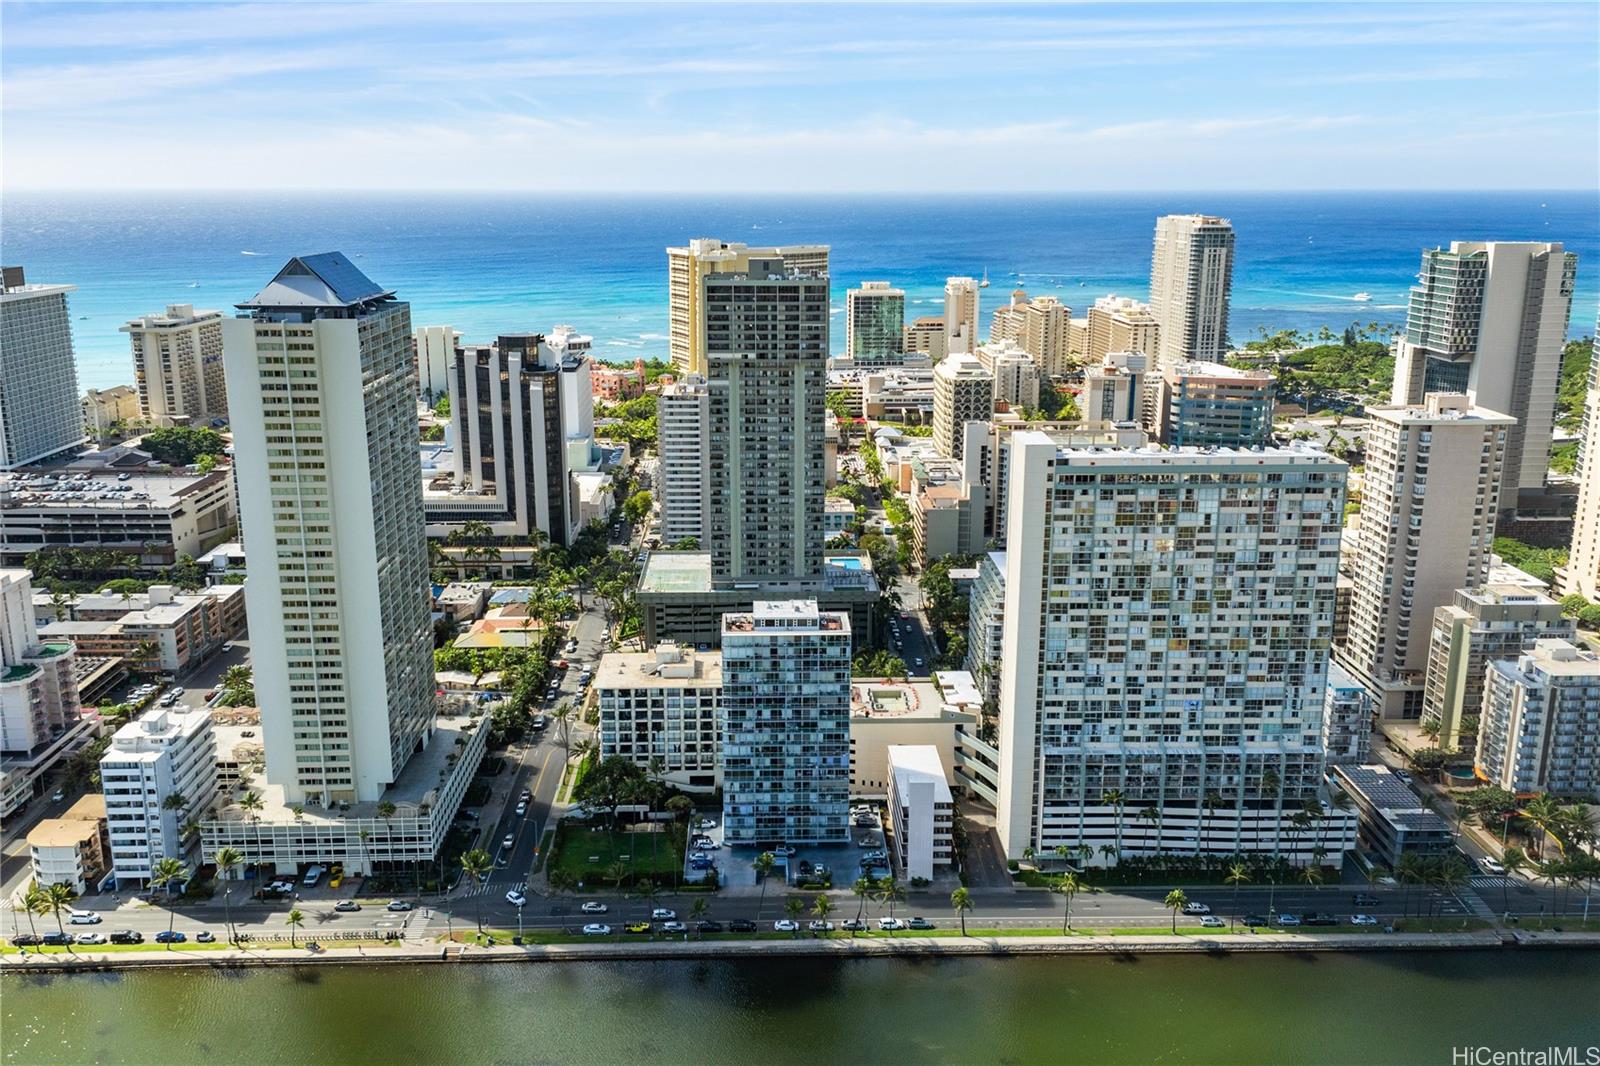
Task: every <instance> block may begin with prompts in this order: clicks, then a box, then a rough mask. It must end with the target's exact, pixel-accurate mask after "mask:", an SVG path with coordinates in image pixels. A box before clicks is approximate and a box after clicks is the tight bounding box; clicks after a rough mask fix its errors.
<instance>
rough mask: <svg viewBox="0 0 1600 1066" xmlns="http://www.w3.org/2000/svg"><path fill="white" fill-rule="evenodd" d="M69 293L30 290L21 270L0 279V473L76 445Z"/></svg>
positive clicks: (78, 418)
mask: <svg viewBox="0 0 1600 1066" xmlns="http://www.w3.org/2000/svg"><path fill="white" fill-rule="evenodd" d="M76 289H77V286H75V285H30V284H28V282H27V280H26V278H25V276H24V274H23V270H22V268H21V267H5V268H3V275H0V381H3V382H5V388H4V389H0V470H12V469H15V468H16V467H19V466H23V465H26V464H28V463H36V462H38V461H39V460H41V459H48V458H50V457H51V456H54V455H59V454H61V453H62V452H65V451H70V450H72V449H74V448H76V447H78V446H79V445H81V444H83V443H84V442H85V441H86V440H87V439H88V438H87V437H86V436H85V435H84V432H83V410H82V408H81V407H80V405H79V402H78V368H77V364H76V363H75V362H74V360H73V357H72V316H71V315H70V314H69V313H68V312H67V293H69V292H74V291H76Z"/></svg>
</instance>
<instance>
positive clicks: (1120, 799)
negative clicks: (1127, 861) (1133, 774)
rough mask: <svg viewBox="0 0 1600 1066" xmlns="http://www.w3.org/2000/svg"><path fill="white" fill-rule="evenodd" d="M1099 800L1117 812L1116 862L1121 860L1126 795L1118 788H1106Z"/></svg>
mask: <svg viewBox="0 0 1600 1066" xmlns="http://www.w3.org/2000/svg"><path fill="white" fill-rule="evenodd" d="M1100 802H1101V803H1103V804H1105V805H1106V806H1108V807H1111V808H1114V809H1115V810H1116V812H1117V827H1116V831H1117V851H1116V855H1117V862H1118V863H1119V864H1120V863H1121V862H1122V806H1123V804H1125V803H1126V802H1127V797H1125V796H1124V795H1123V794H1122V789H1120V788H1108V789H1106V790H1105V791H1104V792H1102V793H1101V794H1100Z"/></svg>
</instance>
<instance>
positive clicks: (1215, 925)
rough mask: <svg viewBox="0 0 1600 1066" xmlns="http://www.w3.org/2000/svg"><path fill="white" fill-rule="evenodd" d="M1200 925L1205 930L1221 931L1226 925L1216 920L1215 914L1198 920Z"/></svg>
mask: <svg viewBox="0 0 1600 1066" xmlns="http://www.w3.org/2000/svg"><path fill="white" fill-rule="evenodd" d="M1200 924H1201V925H1202V926H1203V927H1205V928H1206V929H1221V928H1222V927H1223V926H1225V925H1227V924H1228V923H1227V922H1225V921H1223V920H1222V919H1221V918H1218V917H1217V916H1216V915H1215V914H1208V915H1206V916H1205V917H1203V918H1201V919H1200Z"/></svg>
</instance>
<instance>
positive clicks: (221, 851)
mask: <svg viewBox="0 0 1600 1066" xmlns="http://www.w3.org/2000/svg"><path fill="white" fill-rule="evenodd" d="M216 864H217V876H218V877H220V878H221V879H222V907H223V914H224V915H225V917H224V919H223V920H224V921H225V922H227V924H228V942H229V943H232V942H233V941H234V940H235V939H237V938H236V935H235V933H234V929H233V885H232V881H233V874H234V871H235V870H237V869H239V867H240V866H242V865H243V864H244V853H243V852H241V851H240V850H239V849H238V848H229V847H223V848H218V849H217V855H216Z"/></svg>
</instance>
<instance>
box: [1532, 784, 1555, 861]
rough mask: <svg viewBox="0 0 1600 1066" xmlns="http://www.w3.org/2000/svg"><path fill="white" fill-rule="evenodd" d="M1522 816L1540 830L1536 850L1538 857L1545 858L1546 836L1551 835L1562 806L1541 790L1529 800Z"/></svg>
mask: <svg viewBox="0 0 1600 1066" xmlns="http://www.w3.org/2000/svg"><path fill="white" fill-rule="evenodd" d="M1522 816H1523V817H1524V818H1526V819H1527V820H1528V821H1529V822H1532V823H1533V827H1534V828H1535V829H1537V830H1539V838H1538V844H1537V846H1536V847H1535V849H1534V851H1535V853H1536V854H1537V856H1538V858H1540V859H1543V858H1544V841H1545V837H1546V836H1547V835H1549V833H1550V831H1551V829H1552V828H1554V827H1555V825H1556V823H1557V820H1558V819H1559V818H1560V816H1561V807H1560V805H1559V804H1557V803H1556V801H1555V800H1553V799H1551V798H1550V794H1549V793H1547V792H1541V793H1539V794H1538V795H1537V796H1535V797H1533V799H1531V800H1529V801H1528V803H1527V805H1526V806H1524V807H1523V808H1522Z"/></svg>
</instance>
